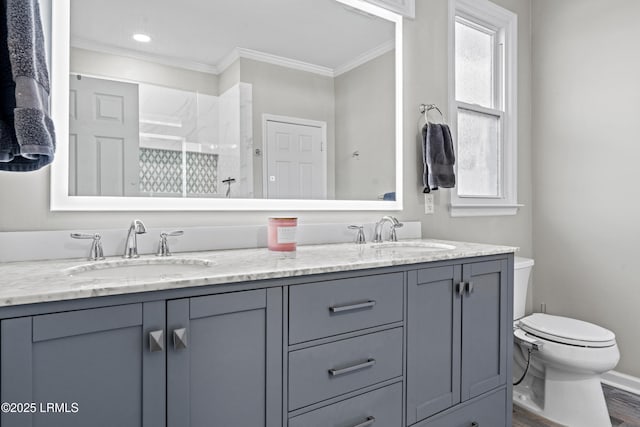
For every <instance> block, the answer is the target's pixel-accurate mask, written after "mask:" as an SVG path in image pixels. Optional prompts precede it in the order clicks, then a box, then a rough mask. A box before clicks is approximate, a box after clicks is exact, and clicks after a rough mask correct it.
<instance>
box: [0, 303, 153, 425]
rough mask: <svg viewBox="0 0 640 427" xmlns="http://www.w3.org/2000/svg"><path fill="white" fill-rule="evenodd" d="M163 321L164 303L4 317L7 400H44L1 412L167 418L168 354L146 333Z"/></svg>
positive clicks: (88, 418) (38, 416)
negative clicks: (152, 347)
mask: <svg viewBox="0 0 640 427" xmlns="http://www.w3.org/2000/svg"><path fill="white" fill-rule="evenodd" d="M163 327H164V304H163V303H162V302H157V303H146V304H131V305H125V306H115V307H107V308H100V309H93V310H81V311H72V312H66V313H59V314H51V315H43V316H35V317H25V318H18V319H9V320H4V321H2V338H1V340H2V355H1V357H2V359H1V360H2V389H1V394H2V401H3V402H35V403H36V404H37V405H38V408H37V409H38V410H37V411H36V412H35V413H32V414H2V426H3V427H18V426H33V427H37V426H47V427H58V426H60V427H75V426H77V427H80V426H88V425H90V426H96V427H101V426H104V427H110V426H115V425H117V426H123V427H138V426H143V427H152V426H158V425H163V424H164V422H165V415H164V407H165V406H164V405H165V398H164V394H165V391H164V386H165V378H164V372H165V356H164V353H163V352H155V353H151V352H149V351H148V339H147V336H148V335H147V334H148V332H150V331H152V330H162V329H163ZM47 403H62V404H66V406H63V408H62V409H64V410H65V411H71V412H63V413H54V412H51V411H49V410H46V408H47V407H46V404H47ZM73 403H77V407H76V409H75V410H74V406H73V405H72V404H73ZM41 404H42V405H45V406H44V408H45V410H44V411H43V410H42V408H41V407H40V405H41ZM74 411H75V412H74Z"/></svg>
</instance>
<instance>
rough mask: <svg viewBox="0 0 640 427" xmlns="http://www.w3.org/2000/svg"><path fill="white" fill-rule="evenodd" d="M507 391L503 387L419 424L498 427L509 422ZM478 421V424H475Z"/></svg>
mask: <svg viewBox="0 0 640 427" xmlns="http://www.w3.org/2000/svg"><path fill="white" fill-rule="evenodd" d="M506 396H507V392H506V391H505V390H504V389H503V390H500V391H498V392H496V393H493V394H491V395H489V396H487V397H485V398H483V399H481V400H478V401H476V402H474V403H471V404H469V405H466V406H464V407H462V408H460V409H458V410H456V411H454V412H451V413H449V414H446V415H443V416H437V415H436V416H434V417H433V419H432V420H428V421H426V422H424V423H420V424H418V426H419V427H470V426H472V425H477V426H478V427H498V426H504V425H506V423H507V420H506V417H507V413H506V410H507V409H506V408H507V400H506ZM473 423H476V424H473Z"/></svg>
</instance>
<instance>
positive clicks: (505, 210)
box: [449, 203, 524, 218]
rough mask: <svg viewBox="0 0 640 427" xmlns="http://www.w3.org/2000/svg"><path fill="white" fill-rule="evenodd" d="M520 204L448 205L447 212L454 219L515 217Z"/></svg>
mask: <svg viewBox="0 0 640 427" xmlns="http://www.w3.org/2000/svg"><path fill="white" fill-rule="evenodd" d="M523 206H524V205H521V204H517V203H516V204H504V205H489V204H486V205H459V204H456V205H453V204H451V205H449V212H450V213H451V216H452V217H454V218H457V217H469V216H507V215H516V214H517V213H518V209H520V208H521V207H523Z"/></svg>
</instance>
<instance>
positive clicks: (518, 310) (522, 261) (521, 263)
mask: <svg viewBox="0 0 640 427" xmlns="http://www.w3.org/2000/svg"><path fill="white" fill-rule="evenodd" d="M532 267H533V260H532V259H530V258H522V257H515V258H514V260H513V319H514V320H516V319H520V318H521V317H524V310H525V305H526V303H527V288H528V287H529V276H530V274H531V268H532Z"/></svg>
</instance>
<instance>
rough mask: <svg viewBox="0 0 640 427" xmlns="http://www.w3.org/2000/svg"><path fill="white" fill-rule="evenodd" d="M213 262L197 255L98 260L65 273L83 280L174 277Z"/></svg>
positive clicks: (207, 265)
mask: <svg viewBox="0 0 640 427" xmlns="http://www.w3.org/2000/svg"><path fill="white" fill-rule="evenodd" d="M212 265H213V262H211V261H208V260H203V259H197V258H138V259H120V260H112V261H101V262H95V263H91V264H83V265H79V266H77V267H72V268H68V269H66V270H65V271H64V272H65V273H66V274H67V275H69V276H75V277H85V278H87V279H121V280H144V279H147V280H148V279H156V280H162V279H169V278H171V279H175V278H180V277H185V276H189V275H192V274H195V273H198V272H201V271H203V270H206V269H208V268H210V267H211V266H212Z"/></svg>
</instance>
